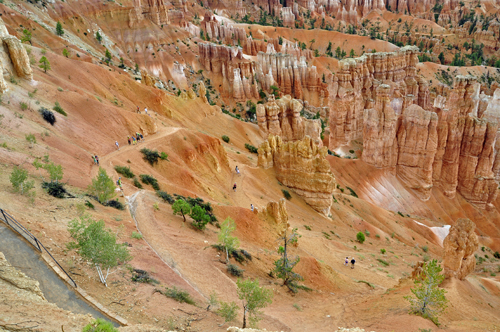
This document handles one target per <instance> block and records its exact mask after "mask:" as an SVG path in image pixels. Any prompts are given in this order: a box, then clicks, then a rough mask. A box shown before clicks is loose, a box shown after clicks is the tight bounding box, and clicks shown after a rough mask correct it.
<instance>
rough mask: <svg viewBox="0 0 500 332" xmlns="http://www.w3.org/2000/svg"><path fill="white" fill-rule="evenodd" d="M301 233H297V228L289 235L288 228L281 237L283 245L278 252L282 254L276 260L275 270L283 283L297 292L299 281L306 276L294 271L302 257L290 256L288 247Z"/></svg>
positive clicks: (295, 241) (294, 242)
mask: <svg viewBox="0 0 500 332" xmlns="http://www.w3.org/2000/svg"><path fill="white" fill-rule="evenodd" d="M299 237H300V235H299V234H297V228H294V229H293V230H292V234H290V236H288V234H287V232H286V230H285V232H284V234H283V236H281V237H280V238H279V240H280V241H283V245H282V246H280V247H279V248H278V254H280V255H281V258H280V259H278V260H277V261H276V262H274V266H275V267H274V272H275V273H276V276H277V277H278V278H280V279H283V285H284V286H287V287H288V289H290V290H291V291H292V292H294V293H297V290H298V288H299V287H300V286H299V285H297V281H302V280H304V278H303V277H302V276H301V275H300V274H298V273H295V272H293V271H292V270H293V268H294V267H295V266H296V265H297V264H298V263H299V262H300V257H298V256H296V257H295V258H293V259H290V258H289V257H288V249H289V246H290V245H294V244H296V243H297V241H298V239H299Z"/></svg>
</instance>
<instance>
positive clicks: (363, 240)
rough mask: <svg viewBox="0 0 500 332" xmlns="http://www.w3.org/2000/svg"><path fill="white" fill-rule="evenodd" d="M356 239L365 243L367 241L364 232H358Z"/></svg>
mask: <svg viewBox="0 0 500 332" xmlns="http://www.w3.org/2000/svg"><path fill="white" fill-rule="evenodd" d="M356 239H357V240H358V242H359V243H361V244H363V242H365V234H363V232H359V233H358V234H356Z"/></svg>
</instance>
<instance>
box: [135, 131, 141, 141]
mask: <svg viewBox="0 0 500 332" xmlns="http://www.w3.org/2000/svg"><path fill="white" fill-rule="evenodd" d="M135 136H136V137H137V143H140V142H141V136H140V135H139V133H137V132H136V133H135Z"/></svg>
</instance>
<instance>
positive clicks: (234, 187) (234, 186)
mask: <svg viewBox="0 0 500 332" xmlns="http://www.w3.org/2000/svg"><path fill="white" fill-rule="evenodd" d="M233 190H234V191H236V182H235V183H234V185H233Z"/></svg>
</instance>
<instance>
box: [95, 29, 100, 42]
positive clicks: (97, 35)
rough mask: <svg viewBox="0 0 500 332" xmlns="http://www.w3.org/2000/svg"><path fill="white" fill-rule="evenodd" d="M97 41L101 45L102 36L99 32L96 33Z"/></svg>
mask: <svg viewBox="0 0 500 332" xmlns="http://www.w3.org/2000/svg"><path fill="white" fill-rule="evenodd" d="M95 39H97V41H98V42H99V44H100V43H101V41H102V36H101V34H100V33H99V31H97V32H96V33H95Z"/></svg>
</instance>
